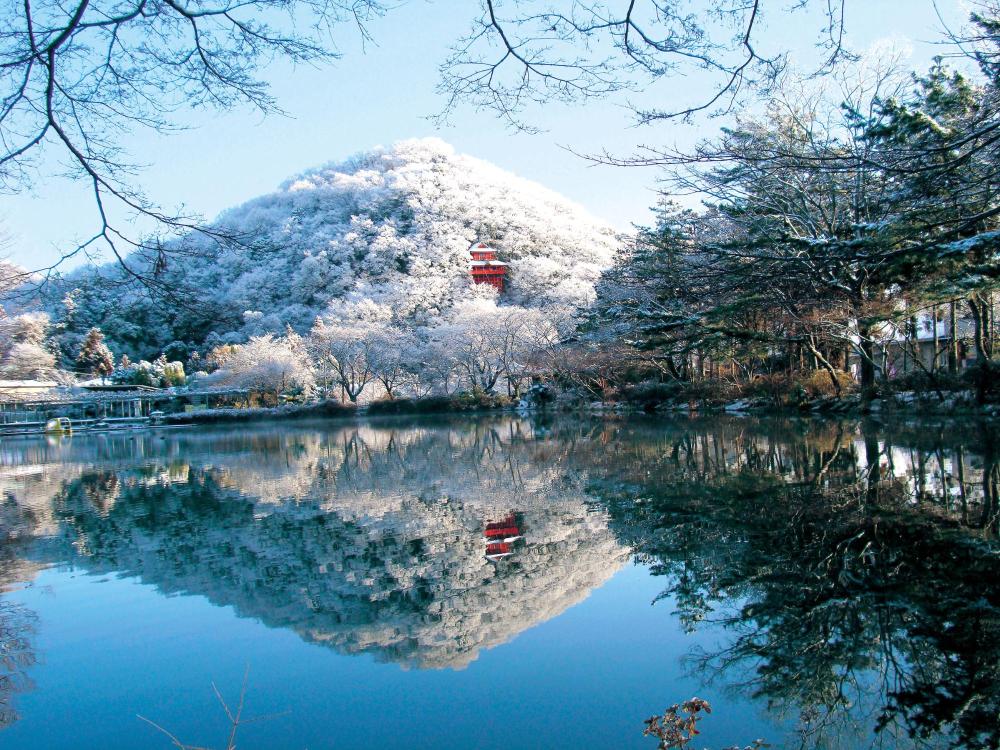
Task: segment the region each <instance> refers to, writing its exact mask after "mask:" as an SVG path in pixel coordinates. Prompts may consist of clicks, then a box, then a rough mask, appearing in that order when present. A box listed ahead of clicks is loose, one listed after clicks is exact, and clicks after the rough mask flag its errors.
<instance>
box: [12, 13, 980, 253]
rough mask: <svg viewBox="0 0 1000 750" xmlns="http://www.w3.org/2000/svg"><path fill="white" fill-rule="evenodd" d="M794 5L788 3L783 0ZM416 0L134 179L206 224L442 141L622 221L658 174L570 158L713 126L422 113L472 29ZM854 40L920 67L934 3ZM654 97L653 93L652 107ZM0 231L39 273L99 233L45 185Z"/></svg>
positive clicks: (286, 73)
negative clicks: (512, 126) (441, 120)
mask: <svg viewBox="0 0 1000 750" xmlns="http://www.w3.org/2000/svg"><path fill="white" fill-rule="evenodd" d="M787 4H788V5H791V4H792V0H787ZM460 5H465V4H459V3H446V2H437V3H433V2H424V1H423V0H411V1H410V2H409V3H407V4H405V5H403V6H402V7H400V8H398V9H396V10H394V11H391V12H390V13H389V14H388V15H387V16H386V17H385V18H384V19H381V20H380V21H378V22H377V23H375V24H373V26H372V32H373V34H374V37H375V41H376V45H377V46H372V45H369V46H368V47H367V49H362V46H361V44H360V43H359V40H358V39H357V38H356V33H353V32H352V31H351V30H350V29H348V28H345V29H344V30H343V31H342V37H343V41H342V44H341V47H342V50H343V52H344V57H343V59H342V60H340V61H339V62H337V63H336V64H335V65H333V66H332V67H323V68H320V69H314V68H297V69H291V68H287V67H281V66H276V67H275V69H274V70H273V71H270V72H269V80H270V81H271V82H272V85H273V93H274V94H275V95H276V97H277V100H278V103H279V104H280V106H281V107H282V108H283V109H284V110H285V111H286V112H287V113H288V116H287V117H282V116H272V117H268V118H266V119H262V118H261V117H260V115H259V114H256V113H253V112H250V111H248V110H242V111H236V112H232V113H229V114H224V115H220V114H218V113H214V112H213V113H195V114H192V115H191V116H189V117H187V118H186V119H185V121H184V122H185V124H186V125H190V126H191V128H190V129H189V130H186V131H183V132H181V133H176V134H172V135H169V136H159V135H156V134H151V133H137V134H135V135H134V136H133V137H132V138H131V139H130V140H129V142H128V144H127V145H128V147H129V148H130V149H131V152H132V154H133V156H134V158H135V159H136V160H137V161H141V162H143V163H145V164H147V165H148V167H147V168H146V169H145V170H144V171H143V172H142V174H141V175H140V182H141V184H142V186H143V187H144V189H145V190H146V191H147V193H148V194H149V196H150V197H152V198H153V199H155V200H157V201H159V202H161V203H162V204H163V205H164V206H167V207H174V206H177V205H178V204H183V205H184V206H185V207H186V208H187V209H189V210H192V211H195V212H197V213H199V214H201V215H203V216H205V217H207V218H211V217H214V216H215V215H216V214H218V213H219V212H220V211H221V210H223V209H225V208H228V207H230V206H233V205H236V204H239V203H241V202H243V201H245V200H248V199H250V198H253V197H255V196H257V195H260V194H263V193H266V192H269V191H272V190H274V189H275V188H276V187H277V185H278V184H279V183H281V182H282V181H283V180H285V179H286V178H287V177H289V176H291V175H293V174H295V173H297V172H299V171H301V170H303V169H305V168H307V167H311V166H315V165H318V164H322V163H325V162H328V161H336V160H340V159H342V158H344V157H346V156H349V155H351V154H353V153H356V152H358V151H363V150H366V149H369V148H371V147H373V146H376V145H389V144H391V143H393V142H394V141H397V140H401V139H404V138H412V137H419V136H428V135H435V136H438V137H440V138H443V139H444V140H446V141H449V142H450V143H452V144H453V145H454V146H455V147H456V149H458V150H459V151H461V152H465V153H468V154H471V155H473V156H477V157H480V158H483V159H486V160H489V161H491V162H494V163H495V164H498V165H499V166H501V167H503V168H505V169H508V170H511V171H512V172H515V173H516V174H518V175H520V176H522V177H527V178H529V179H532V180H535V181H537V182H540V183H542V184H544V185H546V186H547V187H550V188H552V189H554V190H557V191H559V192H561V193H563V194H564V195H566V196H567V197H569V198H571V199H573V200H575V201H577V202H578V203H580V204H582V205H583V206H585V207H586V208H587V209H589V210H590V212H591V213H593V214H594V215H595V216H598V217H600V218H602V219H605V220H607V221H609V222H611V223H612V224H614V225H616V226H618V227H621V228H627V227H628V226H629V225H630V224H631V223H633V222H638V223H645V222H647V220H648V217H649V206H651V205H652V204H653V203H654V202H655V200H656V197H655V189H656V177H657V175H656V172H655V170H649V169H624V168H613V167H594V166H590V165H589V164H588V163H586V162H585V161H583V160H581V159H580V158H579V157H577V156H575V155H573V154H572V153H570V152H569V151H568V150H566V148H564V147H569V148H571V149H573V150H576V151H578V152H596V151H600V150H601V149H603V148H605V147H607V148H610V149H611V150H613V151H615V152H618V153H628V152H629V151H630V150H631V149H632V148H634V147H635V146H636V145H637V144H642V143H650V144H675V143H676V144H681V145H685V144H690V143H692V142H694V141H695V140H696V139H697V138H699V137H703V136H707V135H710V134H711V133H712V132H713V131H715V130H716V128H717V127H718V124H719V123H717V122H711V121H708V122H701V123H698V124H695V125H690V126H684V125H680V124H661V125H658V126H655V127H652V128H641V129H639V128H634V127H632V126H631V120H630V118H629V114H628V112H627V111H625V110H624V109H622V107H621V106H620V105H619V104H616V103H613V102H596V103H595V102H591V103H589V104H587V105H586V106H575V107H574V106H562V105H549V106H546V107H542V108H539V109H536V110H534V111H533V112H531V113H530V119H531V120H532V122H533V123H535V124H537V125H540V126H541V127H542V128H544V130H545V132H543V133H542V134H538V135H528V134H523V133H512V132H510V130H509V129H508V128H506V127H505V126H504V124H503V123H501V122H499V121H497V120H496V119H495V118H494V117H493V116H492V115H491V114H490V113H488V112H484V113H476V112H472V111H469V110H462V111H459V112H457V113H456V115H455V116H454V118H453V124H452V126H450V127H445V128H436V127H435V126H434V125H433V124H432V123H431V122H429V121H428V120H427V119H426V118H427V116H428V115H431V114H433V113H435V112H437V111H438V110H439V109H440V107H441V105H442V100H441V99H440V98H439V97H438V96H437V95H436V94H435V93H434V87H435V84H436V82H437V66H438V64H439V63H440V61H441V60H442V59H443V58H444V56H445V54H446V51H447V46H448V44H449V43H450V42H451V41H453V40H454V39H456V38H457V37H458V36H460V35H461V34H462V32H463V31H465V29H466V27H467V25H468V22H469V20H470V16H469V15H468V14H469V13H471V11H472V8H471V7H468V6H471V3H470V4H468V6H467V7H466V8H463V9H462V10H456V9H455V8H456V6H460ZM966 5H967V4H966V3H964V2H962V0H938V7H939V11H940V12H941V14H942V16H943V17H944V18H946V19H947V20H948V22H949V24H954V25H956V26H958V25H961V23H962V21H963V20H964V18H966V17H967V14H968V10H967V7H966ZM848 13H849V15H848V19H847V26H848V34H849V37H848V42H849V43H850V45H851V46H852V47H854V48H855V49H864V48H866V47H867V46H869V45H870V44H871V43H872V42H874V41H876V40H879V39H883V38H886V37H889V38H898V39H900V40H901V41H903V42H905V43H908V44H909V45H910V46H911V47H912V50H913V53H912V57H911V58H910V61H909V62H910V65H911V66H913V67H915V68H917V69H922V68H925V67H926V66H927V64H928V63H929V62H930V59H931V57H932V56H933V55H935V54H938V53H940V52H941V48H940V47H937V46H935V45H934V44H933V42H934V41H936V40H937V39H939V33H940V28H941V27H940V23H939V21H938V18H937V15H936V13H935V10H934V5H933V0H848ZM789 20H790V22H789V23H785V22H784V19H783V18H781V17H775V18H771V19H770V21H769V26H768V30H767V34H768V41H769V43H772V44H774V45H775V46H778V45H780V46H784V47H788V48H791V49H792V50H793V53H794V54H795V55H796V56H797V57H798V58H799V59H800V60H808V59H810V58H811V57H812V56H814V54H815V52H814V50H813V48H812V45H813V44H814V42H815V36H814V35H813V34H812V31H813V29H815V28H818V26H813V27H812V28H809V29H808V30H807V29H806V27H808V26H810V24H809V23H808V19H807V18H804V17H802V16H793V17H791V18H790V19H789ZM704 86H705V81H704V80H696V79H692V78H687V79H674V80H671V81H670V82H669V83H667V84H665V85H662V86H660V87H659V88H658V89H657V91H656V92H655V97H656V98H655V100H653V101H654V102H655V104H657V105H661V106H664V107H669V106H671V105H672V104H673V103H674V102H672V101H670V99H673V98H674V97H676V101H677V102H680V101H689V100H690V99H691V97H693V96H697V95H698V94H699V93H700V90H704ZM648 101H650V100H649V99H646V100H644V102H648ZM0 201H2V202H0V225H3V226H5V227H6V230H7V231H8V232H9V233H10V234H11V235H12V236H13V245H12V247H11V249H10V250H9V252H8V255H9V256H10V258H11V259H12V260H14V261H15V262H18V263H20V264H22V265H25V266H28V267H38V266H41V265H44V264H45V263H46V262H51V261H52V260H54V259H55V258H56V257H58V252H59V250H58V249H59V248H60V247H66V246H67V245H70V244H71V243H73V242H74V240H75V239H76V238H79V237H82V236H85V235H86V234H87V233H88V232H90V231H92V230H93V227H94V219H95V217H94V214H93V205H92V202H91V201H90V199H89V195H88V193H87V191H86V188H85V186H84V185H82V184H78V183H72V182H68V181H66V180H62V179H55V178H53V179H45V180H43V179H40V180H39V181H38V182H37V184H36V185H35V187H34V191H33V192H32V193H31V194H23V195H18V196H13V197H11V196H4V197H3V198H2V199H0Z"/></svg>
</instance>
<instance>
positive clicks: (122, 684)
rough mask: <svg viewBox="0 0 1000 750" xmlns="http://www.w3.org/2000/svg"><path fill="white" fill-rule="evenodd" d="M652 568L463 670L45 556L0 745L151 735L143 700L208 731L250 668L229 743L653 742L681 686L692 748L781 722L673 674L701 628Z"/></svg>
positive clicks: (182, 730)
mask: <svg viewBox="0 0 1000 750" xmlns="http://www.w3.org/2000/svg"><path fill="white" fill-rule="evenodd" d="M662 584H663V581H662V579H659V580H658V579H655V578H653V577H651V576H649V575H648V573H647V571H646V570H645V569H644V568H642V567H634V566H628V567H626V568H624V569H623V570H621V571H620V572H619V573H618V574H617V575H615V576H614V577H613V578H611V579H610V580H609V581H608V582H607V583H606V584H605V585H604V586H603V587H601V588H599V589H596V590H594V591H593V592H592V593H591V595H590V596H589V597H588V598H587V599H586V600H584V601H583V602H582V603H580V604H578V605H576V606H574V607H572V608H570V609H568V610H566V611H565V612H564V613H562V614H561V615H559V616H558V617H555V618H553V619H551V620H549V621H547V622H544V623H542V624H540V625H537V626H535V627H532V628H530V629H528V630H526V631H524V632H522V633H521V634H520V635H518V636H516V637H515V638H514V639H513V640H512V641H510V642H509V643H506V644H503V645H501V646H498V647H496V648H493V649H488V650H485V651H483V652H481V653H480V655H479V658H478V659H477V660H476V661H474V662H473V663H472V664H470V665H469V666H468V667H467V668H466V669H463V670H460V671H454V670H426V671H423V670H413V669H411V670H404V669H401V668H400V667H399V666H397V665H394V664H383V663H378V662H376V661H375V660H374V658H372V657H371V656H367V655H363V656H344V655H340V654H337V653H336V652H334V651H332V650H330V649H326V648H322V647H319V646H315V645H310V644H308V643H305V642H303V641H302V640H301V639H300V638H299V637H298V636H297V635H296V634H295V633H293V632H291V631H288V630H283V629H273V630H272V629H268V628H267V627H265V626H263V625H262V624H260V623H259V622H257V621H254V620H250V619H241V618H239V617H237V616H236V615H235V613H234V612H233V610H232V609H231V608H229V607H221V608H220V607H215V606H213V605H211V604H210V603H209V602H208V601H207V600H206V599H205V598H204V597H201V596H171V597H165V596H163V595H161V594H158V593H157V592H156V590H155V589H154V588H153V587H152V586H147V585H142V584H139V583H137V582H136V580H135V579H117V578H113V577H97V576H88V575H86V574H84V573H82V572H81V571H79V570H77V571H73V570H68V569H56V568H52V569H49V570H46V571H44V572H42V573H40V574H39V575H38V577H37V578H36V580H35V582H34V584H33V586H31V587H30V588H27V589H23V590H21V591H18V592H15V593H14V594H12V596H13V597H14V598H15V599H17V600H18V601H21V602H23V603H24V604H26V605H27V606H29V607H31V608H32V609H33V610H35V611H36V612H37V613H38V616H39V630H40V632H39V635H38V639H37V646H38V651H39V654H40V656H41V661H42V663H41V664H40V665H38V666H37V667H35V668H33V669H32V670H31V675H32V677H33V679H34V680H35V682H36V684H37V687H36V689H35V690H34V691H32V692H30V693H26V694H22V695H20V696H18V697H17V699H16V700H17V706H18V708H19V709H20V713H21V715H22V719H21V720H20V721H19V722H17V723H16V724H15V725H14V726H13V727H11V728H10V729H8V730H6V731H5V732H3V734H2V735H0V740H2V744H3V746H4V747H16V748H20V747H24V748H28V747H30V748H33V750H45V749H47V748H67V747H80V748H89V747H114V748H143V750H146V749H148V748H155V747H159V746H163V747H168V746H169V741H168V740H167V739H166V738H157V737H156V736H155V732H154V730H152V729H151V728H149V727H148V726H146V725H144V724H142V723H141V722H140V721H139V720H138V719H136V718H135V715H136V714H140V713H141V714H143V715H146V716H148V717H150V718H151V719H154V720H155V721H157V722H159V723H161V724H163V725H164V726H166V727H167V728H169V729H170V730H171V731H172V732H174V733H175V734H177V735H179V736H180V738H181V739H182V740H184V741H187V742H193V743H201V744H211V745H218V744H219V743H220V741H222V740H224V737H225V729H226V726H225V719H224V716H223V715H222V711H221V709H220V708H219V706H218V705H217V703H216V702H215V699H214V697H213V695H212V691H211V682H212V681H213V680H215V681H216V683H217V684H218V685H219V687H220V689H221V690H222V691H223V692H224V693H225V694H227V695H232V694H235V693H236V692H238V688H239V683H240V680H241V677H242V672H243V669H244V666H245V665H246V664H249V665H250V668H251V676H250V690H249V698H248V704H247V712H248V715H257V714H265V713H272V712H279V711H284V710H287V709H290V711H291V713H289V714H288V715H286V716H282V717H279V718H274V719H271V720H269V721H266V722H263V723H259V724H252V725H250V726H248V727H247V728H246V729H245V730H244V734H243V735H242V736H243V737H244V739H245V742H244V743H242V744H241V746H242V747H248V748H249V747H258V748H264V747H266V748H269V749H270V750H281V749H282V748H337V749H338V750H345V749H349V748H377V747H389V746H390V745H392V744H394V743H397V742H398V743H400V746H405V747H407V748H435V750H439V749H440V748H451V747H454V748H499V747H509V748H549V749H551V748H563V747H565V748H578V747H589V748H624V747H637V748H642V747H648V748H652V747H655V743H654V742H653V741H652V740H651V739H649V738H643V737H642V736H641V730H642V721H643V719H645V718H646V717H647V716H650V715H652V714H653V713H655V712H656V711H658V710H662V709H663V708H664V707H665V706H666V705H668V704H670V703H672V702H675V701H680V700H683V699H685V698H688V697H691V696H693V695H699V696H700V697H704V698H707V699H708V700H709V701H710V702H711V703H712V705H713V707H714V713H713V714H712V716H711V717H709V719H708V720H707V722H706V723H704V724H703V728H704V730H705V731H704V734H702V735H701V736H700V737H699V743H698V744H699V747H700V746H706V747H719V746H726V745H731V744H734V743H737V742H746V741H749V740H750V739H754V738H756V737H760V736H764V737H771V738H776V737H778V736H779V735H780V732H779V731H778V730H777V728H776V727H774V726H772V725H769V724H768V723H767V722H766V721H764V720H763V719H762V718H761V716H760V713H761V712H760V711H759V710H758V709H757V708H755V707H753V706H750V705H747V704H742V705H741V704H740V703H739V702H738V699H737V698H736V697H734V696H725V695H722V694H720V693H719V692H717V691H715V690H706V689H704V688H703V687H702V686H701V685H699V684H698V682H697V681H695V680H692V679H690V678H686V677H684V676H683V675H682V672H683V666H682V663H681V659H682V657H683V656H684V654H685V653H686V652H687V651H688V650H689V649H690V648H692V647H693V646H695V645H701V646H704V647H706V648H710V647H711V645H712V643H713V642H715V641H716V639H717V638H718V636H719V634H718V631H715V630H712V629H710V628H705V629H703V630H701V631H700V632H698V633H697V634H694V635H685V634H683V633H682V632H681V631H680V628H679V627H678V623H677V620H676V618H675V617H673V616H671V612H672V611H673V609H674V607H673V605H672V603H671V602H670V601H661V602H659V603H657V605H656V606H653V607H651V606H650V602H651V601H652V600H653V599H654V598H655V596H656V595H657V594H658V593H659V591H660V590H661V586H662Z"/></svg>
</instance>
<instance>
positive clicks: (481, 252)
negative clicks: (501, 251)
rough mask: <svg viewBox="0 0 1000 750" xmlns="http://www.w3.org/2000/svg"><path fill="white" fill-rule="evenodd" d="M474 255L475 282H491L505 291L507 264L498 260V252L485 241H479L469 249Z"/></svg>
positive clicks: (472, 271) (473, 273)
mask: <svg viewBox="0 0 1000 750" xmlns="http://www.w3.org/2000/svg"><path fill="white" fill-rule="evenodd" d="M469 254H470V255H471V256H472V262H471V269H470V271H471V274H472V283H473V284H489V285H490V286H492V287H494V288H495V289H496V290H497V291H499V292H503V286H504V279H505V278H506V276H507V264H506V263H504V262H503V261H499V260H497V252H496V250H494V249H493V248H491V247H490V246H489V245H487V244H486V243H484V242H477V243H476V244H475V245H473V246H472V247H471V248H470V249H469Z"/></svg>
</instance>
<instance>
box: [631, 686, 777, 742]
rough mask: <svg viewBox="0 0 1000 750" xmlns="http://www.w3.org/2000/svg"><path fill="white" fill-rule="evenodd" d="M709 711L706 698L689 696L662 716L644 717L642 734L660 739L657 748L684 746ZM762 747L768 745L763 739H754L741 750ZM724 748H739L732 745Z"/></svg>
mask: <svg viewBox="0 0 1000 750" xmlns="http://www.w3.org/2000/svg"><path fill="white" fill-rule="evenodd" d="M710 713H712V706H711V704H710V703H709V702H708V701H707V700H704V699H702V698H691V699H690V700H686V701H684V702H683V703H675V704H674V705H672V706H670V707H669V708H668V709H667V710H666V711H664V712H663V715H662V716H650V717H649V718H648V719H646V728H645V729H644V730H643V732H642V734H643V736H645V737H655V738H656V739H658V740H659V741H660V744H659V745H658V746H657V747H658V750H671V748H678V747H679V748H685V747H687V746H688V745H690V744H691V742H692V741H693V740H694V738H695V736H697V735H698V734H700V732H699V731H698V722H699V721H700V720H701V719H702V718H703V716H702V714H710ZM764 747H768V745H767V744H766V743H765V742H764V740H754V741H753V742H752V743H751V744H749V745H747V746H746V747H745V748H743V750H760V748H764ZM725 750H740V748H739V747H738V746H736V745H734V746H732V747H729V748H725Z"/></svg>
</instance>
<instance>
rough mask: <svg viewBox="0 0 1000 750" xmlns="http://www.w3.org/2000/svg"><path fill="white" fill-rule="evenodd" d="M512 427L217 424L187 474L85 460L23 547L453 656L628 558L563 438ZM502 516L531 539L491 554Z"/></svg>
mask: <svg viewBox="0 0 1000 750" xmlns="http://www.w3.org/2000/svg"><path fill="white" fill-rule="evenodd" d="M517 424H518V423H516V422H511V423H510V424H507V423H502V427H501V426H498V425H492V426H491V425H471V426H470V425H469V424H466V425H465V426H463V427H462V428H461V429H451V428H444V429H429V428H427V427H420V428H385V429H382V428H376V427H371V426H354V427H350V428H346V429H340V430H335V431H330V432H316V431H302V432H294V431H290V432H287V433H279V434H278V435H272V436H270V437H263V438H262V437H261V436H253V435H251V436H249V437H248V440H247V442H245V443H244V449H243V450H242V451H241V450H239V448H238V444H239V437H237V436H233V435H228V436H224V437H222V439H221V445H217V444H216V443H215V442H213V443H211V444H210V445H211V447H212V448H213V450H209V451H207V452H205V454H204V455H198V454H196V453H189V454H188V455H189V458H188V461H189V463H188V464H186V465H185V469H184V470H183V471H177V470H174V471H172V472H168V471H166V470H165V469H164V468H163V466H164V464H165V461H164V459H163V458H162V457H160V456H156V457H152V456H148V455H147V457H146V459H147V460H146V462H144V463H141V464H140V465H139V466H135V467H132V468H121V467H119V468H116V469H115V470H114V471H108V470H107V469H106V468H104V467H102V466H97V467H93V468H90V469H87V470H85V471H83V472H82V473H81V474H79V475H78V476H74V477H71V478H69V479H68V480H67V481H65V482H63V483H62V484H61V485H60V488H59V490H58V492H57V493H56V494H55V496H54V498H53V499H52V501H51V508H50V511H49V515H51V516H52V517H53V518H54V519H55V523H56V525H57V528H58V531H57V532H56V534H54V535H51V536H48V537H47V538H43V539H40V540H38V541H37V542H36V544H35V547H34V552H33V554H34V555H35V556H36V557H38V558H41V559H71V560H74V562H75V563H77V564H80V565H82V566H83V567H85V568H87V569H88V570H91V571H94V572H101V571H115V572H120V573H125V574H130V575H136V576H139V577H141V578H142V579H143V580H144V581H146V582H149V583H153V584H155V585H157V586H158V587H159V588H160V589H161V590H163V591H166V592H185V593H196V594H200V595H204V596H206V597H208V598H209V599H210V600H211V601H213V602H214V603H216V604H221V605H229V606H232V607H234V608H235V609H236V611H237V612H238V613H240V614H242V615H244V616H251V617H256V618H259V619H260V620H261V621H263V622H264V623H266V624H268V625H270V626H272V627H282V628H289V629H292V630H294V631H295V632H297V633H299V634H300V635H301V636H302V637H304V638H307V639H309V640H311V641H314V642H318V643H324V644H326V645H329V646H331V647H333V648H336V649H338V650H340V651H343V652H346V653H360V652H366V653H373V654H375V655H376V656H377V657H378V658H381V659H385V660H388V661H394V662H399V663H402V664H406V665H413V666H419V667H461V666H463V665H465V664H467V663H468V662H469V661H471V660H472V659H474V658H475V657H476V655H477V653H478V652H479V651H480V650H481V649H483V648H489V647H492V646H494V645H497V644H499V643H502V642H504V641H507V640H509V639H510V638H511V637H513V636H514V635H516V634H517V633H519V632H520V631H521V630H523V629H525V628H527V627H530V626H531V625H533V624H535V623H537V622H541V621H544V620H546V619H548V618H550V617H553V616H555V615H556V614H558V613H559V612H561V611H562V610H564V609H565V608H566V607H568V606H571V605H572V604H574V603H576V602H577V601H580V600H581V599H583V598H584V597H586V596H587V594H588V593H589V592H590V590H591V589H592V588H593V587H594V586H597V585H599V584H600V583H602V582H603V581H604V580H606V579H607V578H608V577H609V576H611V575H612V574H613V573H614V572H615V571H616V570H617V569H618V567H619V566H620V565H621V564H622V563H624V562H625V560H626V559H627V556H628V551H627V550H626V549H625V548H623V547H621V545H620V544H619V543H618V541H617V539H616V537H615V536H614V534H613V533H611V531H610V530H609V529H608V528H607V516H606V514H603V513H598V512H594V511H593V510H592V509H591V508H590V507H589V506H588V504H587V503H586V502H584V501H583V499H582V498H581V481H580V480H579V479H574V478H573V477H571V476H570V474H571V472H567V465H566V458H567V453H566V450H565V447H564V446H562V445H561V444H560V443H558V442H555V441H551V442H546V441H544V440H535V439H534V436H533V435H532V434H531V433H528V434H523V433H521V432H519V431H518V430H517V429H513V428H514V427H515V426H516V425H517ZM184 439H185V440H187V439H188V438H184ZM262 444H263V445H264V446H265V447H264V448H263V449H261V445H262ZM151 447H152V448H155V447H156V446H151ZM216 447H218V448H219V450H218V451H216V450H214V448H216ZM163 452H165V453H168V454H170V453H172V450H170V449H167V450H166V451H163ZM511 510H517V511H518V512H519V518H521V519H523V526H524V528H525V529H526V532H525V533H526V539H525V540H524V541H523V542H519V543H518V548H517V552H516V554H515V555H512V556H511V557H509V558H506V559H504V560H503V561H502V562H500V563H496V564H495V563H491V562H489V561H488V560H487V559H486V557H485V551H486V548H485V542H484V539H483V529H484V524H485V522H486V521H487V520H488V519H490V518H494V517H500V515H499V514H500V513H502V512H507V511H511Z"/></svg>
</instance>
